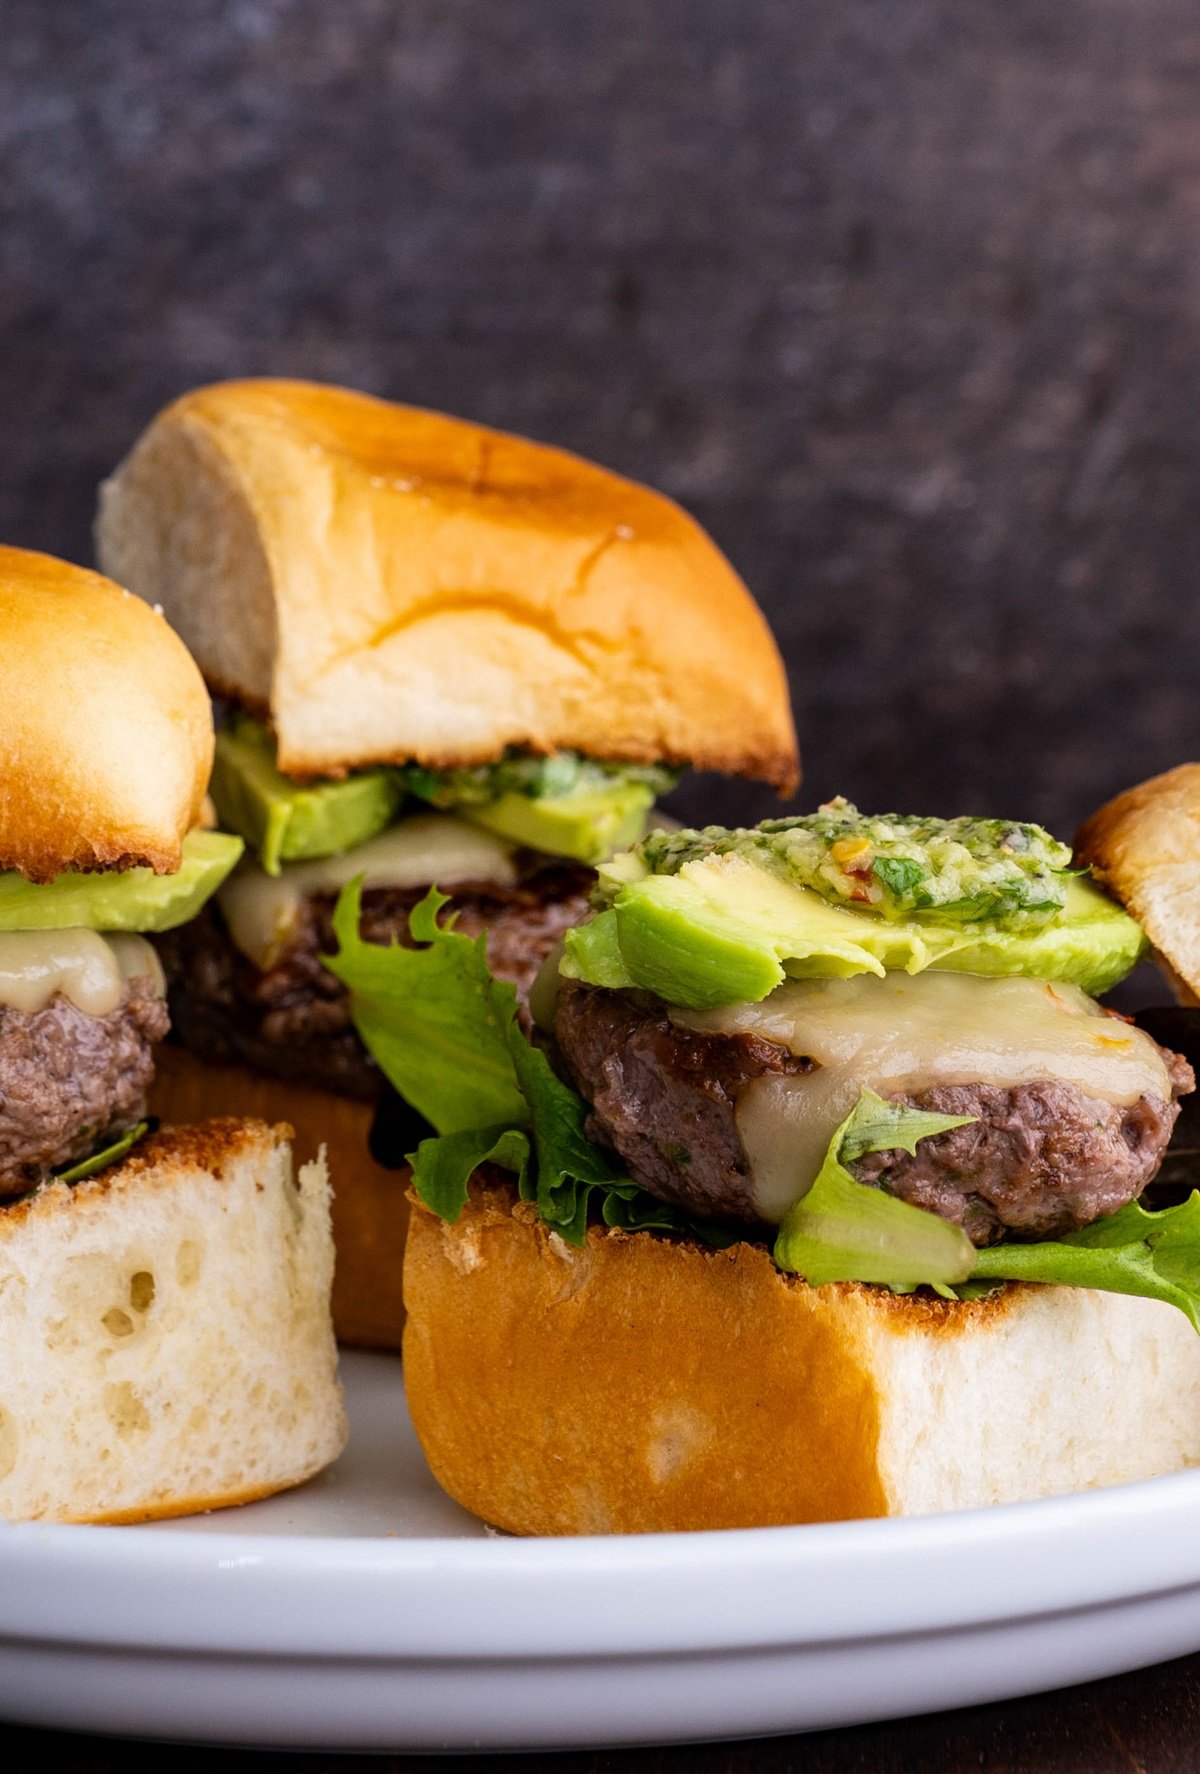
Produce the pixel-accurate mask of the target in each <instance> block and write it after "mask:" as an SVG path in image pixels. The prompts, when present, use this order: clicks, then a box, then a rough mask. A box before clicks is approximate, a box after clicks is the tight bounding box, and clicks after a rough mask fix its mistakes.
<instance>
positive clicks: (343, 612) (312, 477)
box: [97, 381, 799, 793]
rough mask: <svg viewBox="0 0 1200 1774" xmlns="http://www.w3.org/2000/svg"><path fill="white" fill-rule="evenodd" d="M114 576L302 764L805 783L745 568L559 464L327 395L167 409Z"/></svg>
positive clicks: (659, 505)
mask: <svg viewBox="0 0 1200 1774" xmlns="http://www.w3.org/2000/svg"><path fill="white" fill-rule="evenodd" d="M97 548H98V552H99V558H100V560H101V562H102V563H103V564H104V566H105V569H106V570H107V571H109V572H112V573H113V574H114V575H115V576H116V577H118V578H120V580H121V582H122V583H123V584H127V585H129V586H130V587H131V589H133V590H134V591H136V592H137V593H138V594H139V596H142V597H144V598H146V599H147V600H148V601H150V602H153V603H161V604H162V605H163V607H164V609H165V611H166V614H167V618H168V620H169V621H170V622H171V623H172V624H173V625H174V626H175V627H176V628H177V629H178V630H179V632H180V634H181V635H182V636H183V638H184V640H185V641H186V642H187V643H188V645H189V646H190V647H191V649H192V651H193V653H194V654H195V656H196V658H197V659H198V660H199V662H200V664H201V667H202V668H203V670H204V673H205V675H206V677H207V678H208V680H209V682H210V683H211V684H213V685H214V686H215V687H216V688H218V689H220V690H221V691H222V692H224V693H226V694H233V695H236V696H237V697H239V698H240V699H241V700H242V701H243V702H245V703H246V704H248V705H249V706H251V707H254V708H257V709H265V710H267V711H269V713H270V716H271V719H272V721H273V723H274V726H275V729H276V733H277V735H278V739H279V748H280V761H281V763H282V765H283V767H284V769H286V770H289V771H292V772H293V773H295V774H297V775H302V774H304V773H310V774H311V773H317V774H320V773H331V772H332V773H336V772H337V771H339V770H342V769H345V768H348V767H353V766H355V765H359V764H366V763H372V762H405V761H407V760H409V759H417V760H418V761H419V762H421V763H423V764H428V765H431V766H447V765H454V764H469V763H478V762H484V761H487V760H489V759H493V758H496V757H498V756H499V755H500V754H501V753H502V752H503V751H504V750H505V748H506V747H508V746H519V747H527V748H530V749H532V750H534V751H537V752H549V751H554V750H557V749H561V748H570V749H576V750H579V751H583V752H587V753H590V754H591V755H593V756H598V757H609V758H623V759H632V760H639V761H658V760H663V761H666V762H669V763H677V764H691V765H693V766H695V767H696V768H699V769H709V770H719V771H723V772H726V773H728V774H735V775H745V776H755V777H761V778H762V779H764V780H765V781H767V782H770V783H773V784H774V785H775V786H776V787H777V788H779V789H780V790H781V791H784V792H789V793H790V792H791V791H792V790H794V788H795V787H796V784H797V783H798V781H799V764H798V759H797V754H796V739H795V732H794V729H793V726H792V719H791V712H790V708H789V703H788V691H787V680H786V677H785V674H784V670H783V665H782V662H781V660H780V658H779V653H778V651H777V649H776V647H775V644H774V641H773V640H772V638H771V634H770V631H769V629H768V628H767V625H766V623H765V622H764V620H763V618H762V615H761V614H760V612H759V610H758V608H757V606H756V605H755V603H754V601H753V599H752V598H751V596H750V594H749V592H748V591H747V590H746V587H745V586H744V585H743V583H742V581H741V580H740V579H739V578H738V576H737V574H736V573H735V572H734V571H733V569H732V567H731V566H730V565H729V563H728V561H726V560H725V558H724V556H723V555H722V554H721V553H720V552H719V551H718V549H717V548H716V547H715V546H714V544H713V543H712V542H711V541H710V540H709V538H708V537H707V536H706V535H705V533H704V532H703V530H701V529H700V527H699V526H698V525H697V524H696V523H695V522H694V521H693V519H691V518H690V517H688V516H687V514H686V513H685V512H683V511H682V510H680V508H679V507H678V506H677V505H675V504H673V503H672V502H671V501H670V500H669V499H666V498H664V497H663V496H662V495H661V494H659V493H655V492H652V491H650V490H649V489H648V488H646V487H643V486H639V485H637V484H636V483H634V482H633V481H628V480H624V479H622V478H621V477H620V476H618V475H615V474H612V473H610V472H609V471H608V470H606V469H603V468H599V467H597V466H595V465H594V464H592V463H589V462H585V461H583V460H582V459H581V458H579V457H577V456H573V455H569V454H568V453H567V452H566V451H564V450H558V449H552V448H549V447H548V446H546V445H544V444H537V443H531V442H529V441H527V440H526V439H524V438H519V437H512V436H509V435H507V434H506V433H503V432H498V431H490V430H487V429H486V428H485V427H483V426H480V425H474V424H471V423H469V422H467V421H465V420H462V419H454V418H449V417H446V416H445V415H443V414H440V413H431V412H425V411H421V410H419V409H417V408H415V407H405V406H397V405H395V404H393V403H391V402H388V401H382V400H376V399H373V398H371V397H370V396H368V395H365V394H356V393H352V392H350V391H349V390H346V389H341V388H332V387H325V386H322V385H319V384H315V383H308V382H284V381H251V382H224V383H218V384H217V385H215V386H213V387H209V388H201V389H197V390H196V391H194V392H193V393H191V394H186V395H184V396H183V397H182V399H180V400H177V401H176V402H175V403H174V404H173V405H172V406H170V407H168V408H166V410H165V411H164V412H162V413H160V414H159V416H158V417H157V418H156V419H155V420H154V422H153V423H152V424H151V426H150V427H149V429H148V430H147V431H146V432H145V433H144V434H143V436H142V438H141V439H140V440H139V442H138V443H137V444H136V446H135V447H134V449H133V451H132V452H131V454H130V455H129V456H128V457H127V458H126V460H125V461H124V462H123V463H122V464H121V466H120V467H119V468H118V469H117V470H116V473H115V474H114V476H113V477H112V479H111V480H110V481H108V482H107V483H106V485H105V487H104V488H103V489H102V491H101V506H100V516H99V520H98V526H97Z"/></svg>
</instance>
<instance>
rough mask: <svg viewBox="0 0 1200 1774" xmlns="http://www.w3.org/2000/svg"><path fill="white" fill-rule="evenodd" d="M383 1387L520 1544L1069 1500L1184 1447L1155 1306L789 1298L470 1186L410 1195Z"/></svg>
mask: <svg viewBox="0 0 1200 1774" xmlns="http://www.w3.org/2000/svg"><path fill="white" fill-rule="evenodd" d="M405 1293H406V1298H407V1304H408V1325H407V1328H406V1330H405V1333H404V1378H405V1385H406V1388H407V1391H408V1401H409V1408H410V1410H411V1412H412V1419H413V1423H414V1424H415V1426H416V1430H417V1434H418V1436H419V1437H420V1440H421V1444H422V1446H423V1448H424V1450H425V1455H426V1458H427V1459H428V1461H429V1464H430V1466H431V1468H432V1469H433V1473H434V1476H435V1477H436V1478H437V1480H438V1482H439V1483H440V1484H441V1485H442V1486H443V1487H444V1488H445V1489H446V1490H447V1491H449V1493H450V1495H451V1496H452V1497H454V1498H456V1499H457V1501H458V1502H459V1503H461V1504H463V1505H464V1506H465V1507H466V1508H467V1509H469V1510H471V1511H472V1512H473V1513H474V1514H476V1515H478V1516H482V1517H483V1519H484V1520H485V1521H488V1522H491V1523H494V1524H495V1525H496V1526H498V1527H501V1528H507V1529H508V1530H509V1531H510V1532H513V1533H518V1534H595V1533H605V1534H607V1533H646V1532H655V1531H659V1530H666V1531H674V1530H680V1529H691V1528H729V1527H765V1526H772V1525H778V1524H782V1523H787V1522H808V1521H837V1520H843V1519H848V1518H852V1517H858V1516H878V1515H925V1514H931V1513H934V1512H937V1511H940V1510H948V1509H967V1508H975V1507H979V1506H983V1505H987V1504H992V1503H1006V1502H1013V1501H1017V1500H1020V1499H1026V1498H1032V1497H1046V1496H1053V1495H1056V1494H1060V1493H1064V1492H1068V1491H1076V1490H1088V1489H1091V1488H1093V1487H1095V1486H1098V1485H1108V1484H1120V1483H1123V1482H1125V1481H1126V1480H1130V1479H1139V1478H1149V1477H1152V1476H1156V1475H1158V1474H1160V1473H1166V1472H1174V1471H1176V1470H1178V1469H1179V1468H1181V1467H1184V1466H1189V1465H1193V1464H1196V1463H1198V1462H1200V1337H1197V1335H1196V1333H1195V1331H1193V1330H1192V1328H1191V1326H1190V1325H1189V1324H1188V1322H1187V1320H1186V1318H1185V1317H1184V1316H1183V1314H1182V1313H1181V1312H1178V1311H1177V1310H1176V1309H1175V1308H1174V1307H1173V1306H1167V1305H1164V1304H1162V1303H1161V1302H1159V1301H1154V1300H1141V1299H1129V1298H1125V1297H1121V1296H1118V1295H1114V1294H1100V1293H1092V1292H1087V1291H1084V1290H1080V1289H1073V1288H1058V1287H1035V1286H1026V1287H1016V1286H1010V1287H1007V1288H1005V1289H1004V1290H1003V1291H1002V1292H1000V1293H999V1294H997V1295H994V1296H992V1297H991V1298H989V1299H985V1300H977V1301H974V1302H972V1303H970V1304H958V1303H957V1302H949V1303H948V1302H944V1301H940V1300H934V1299H929V1300H927V1299H925V1298H923V1297H922V1298H918V1297H915V1296H910V1297H907V1298H898V1297H897V1296H895V1295H893V1294H890V1293H888V1292H887V1291H886V1290H884V1289H882V1288H869V1287H858V1286H855V1285H841V1286H834V1287H823V1288H810V1287H807V1286H805V1284H804V1283H803V1282H801V1281H798V1280H794V1279H791V1278H788V1277H785V1276H783V1275H781V1274H780V1273H779V1271H778V1270H777V1269H776V1268H775V1267H774V1265H773V1264H772V1262H771V1260H770V1257H769V1256H768V1255H767V1253H766V1251H765V1250H762V1249H759V1248H758V1247H755V1246H751V1245H734V1246H732V1247H731V1248H730V1249H729V1250H725V1251H716V1250H710V1249H707V1248H705V1247H702V1246H700V1245H693V1244H685V1243H675V1242H671V1241H669V1240H667V1239H665V1238H660V1237H656V1236H655V1235H654V1234H653V1233H649V1232H639V1233H634V1234H632V1235H626V1234H624V1233H621V1232H615V1231H614V1232H609V1231H603V1230H599V1229H595V1228H593V1229H592V1230H591V1231H590V1232H589V1233H588V1237H587V1243H586V1245H585V1246H584V1247H583V1248H582V1249H578V1250H576V1249H572V1248H571V1247H570V1246H568V1245H566V1244H564V1243H563V1242H562V1240H561V1239H560V1238H558V1237H556V1236H554V1235H552V1234H551V1233H549V1232H548V1231H547V1229H546V1227H545V1226H544V1224H543V1223H542V1222H541V1221H540V1220H539V1219H538V1217H537V1213H536V1209H535V1208H534V1207H533V1206H532V1204H529V1203H516V1204H514V1202H513V1197H512V1192H511V1191H510V1190H507V1189H503V1188H493V1187H486V1186H481V1187H478V1188H476V1189H475V1190H474V1192H473V1198H472V1202H471V1204H470V1206H469V1207H468V1208H467V1209H466V1210H465V1212H464V1213H463V1215H462V1217H461V1218H460V1220H459V1221H458V1223H457V1224H456V1225H455V1226H447V1225H445V1224H444V1223H443V1222H442V1221H441V1220H438V1219H435V1218H434V1216H433V1215H432V1214H430V1213H429V1212H428V1211H427V1210H426V1209H425V1208H423V1207H420V1206H417V1207H414V1210H413V1219H412V1225H411V1228H410V1231H409V1240H408V1255H407V1258H406V1262H405Z"/></svg>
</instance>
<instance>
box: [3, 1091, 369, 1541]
mask: <svg viewBox="0 0 1200 1774" xmlns="http://www.w3.org/2000/svg"><path fill="white" fill-rule="evenodd" d="M332 1269H333V1247H332V1241H331V1239H330V1235H329V1184H328V1181H327V1178H326V1174H325V1167H324V1165H322V1164H319V1163H313V1164H308V1165H305V1166H304V1167H303V1168H302V1169H301V1171H300V1174H299V1181H298V1182H297V1181H295V1180H294V1179H293V1174H292V1156H291V1149H290V1147H289V1145H288V1142H287V1139H286V1130H285V1129H282V1128H278V1127H268V1126H266V1125H264V1123H262V1122H259V1121H210V1122H207V1123H206V1124H204V1125H203V1126H200V1127H185V1128H179V1129H175V1130H173V1131H171V1132H169V1133H159V1134H154V1135H152V1136H151V1137H150V1138H149V1139H147V1140H145V1141H143V1143H142V1144H141V1145H140V1146H138V1147H137V1148H136V1149H135V1150H134V1152H133V1153H132V1154H131V1155H130V1157H128V1158H127V1159H126V1160H125V1162H124V1163H123V1164H119V1165H114V1166H113V1167H112V1168H111V1169H109V1170H106V1171H102V1172H101V1173H100V1175H99V1176H96V1177H91V1178H88V1179H87V1180H86V1181H84V1182H81V1183H76V1184H74V1185H72V1186H68V1185H67V1184H65V1183H53V1184H51V1185H50V1186H49V1187H47V1188H44V1189H41V1190H39V1191H38V1192H37V1193H36V1194H34V1195H30V1196H27V1197H26V1198H25V1199H24V1200H22V1201H19V1202H16V1203H14V1204H13V1205H12V1206H9V1207H5V1208H3V1209H0V1348H3V1349H5V1350H6V1351H8V1354H7V1358H6V1360H5V1361H4V1363H3V1372H2V1377H0V1517H2V1518H4V1519H7V1520H10V1521H89V1522H97V1521H102V1522H130V1521H148V1520H150V1519H152V1518H154V1517H158V1516H168V1515H186V1514H189V1513H191V1512H193V1511H196V1510H201V1509H218V1508H223V1507H225V1506H226V1505H228V1504H232V1503H244V1502H247V1501H248V1500H249V1499H251V1498H254V1497H264V1496H267V1495H269V1494H270V1493H271V1492H273V1491H280V1490H284V1489H286V1488H287V1487H288V1486H290V1485H296V1484H300V1483H301V1482H302V1481H303V1480H304V1479H306V1478H311V1476H312V1475H313V1473H315V1472H319V1471H320V1470H321V1468H322V1467H323V1466H327V1465H328V1464H329V1462H330V1461H331V1460H333V1459H336V1457H337V1455H338V1454H339V1453H340V1452H341V1450H342V1448H343V1446H344V1445H345V1441H346V1419H345V1412H344V1410H343V1407H342V1395H341V1388H340V1386H339V1385H338V1381H337V1350H336V1348H335V1346H334V1341H333V1336H332V1332H331V1327H330V1322H329V1285H330V1279H331V1274H332Z"/></svg>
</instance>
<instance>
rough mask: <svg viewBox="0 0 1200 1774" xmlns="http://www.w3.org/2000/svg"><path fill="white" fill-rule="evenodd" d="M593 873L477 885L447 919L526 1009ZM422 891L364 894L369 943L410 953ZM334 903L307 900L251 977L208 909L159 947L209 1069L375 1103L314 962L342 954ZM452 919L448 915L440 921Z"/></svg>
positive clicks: (327, 981)
mask: <svg viewBox="0 0 1200 1774" xmlns="http://www.w3.org/2000/svg"><path fill="white" fill-rule="evenodd" d="M592 880H593V876H592V872H591V870H590V869H585V868H582V867H579V866H576V865H574V864H571V863H564V864H561V865H557V864H556V865H551V866H550V867H544V868H539V869H538V870H537V871H536V872H535V873H532V874H530V875H529V876H528V877H527V878H526V879H524V880H523V881H521V882H519V883H518V884H517V885H516V886H514V887H499V886H491V885H489V884H487V883H484V882H472V883H470V884H467V885H464V886H461V887H458V888H456V889H455V890H454V893H453V895H452V898H451V901H450V904H449V906H448V907H447V908H446V912H447V913H449V912H457V914H458V922H457V924H456V925H455V928H456V929H457V930H460V931H462V932H463V934H464V935H466V936H470V937H476V936H479V935H480V934H481V933H482V932H484V931H486V932H487V949H488V964H489V966H490V967H491V970H492V972H493V973H494V974H495V975H496V976H497V977H498V978H499V979H506V980H509V981H511V983H512V984H513V985H515V986H516V988H517V994H518V996H519V997H520V998H521V999H522V1000H524V998H525V995H526V994H527V993H528V991H529V988H530V986H531V985H532V984H533V980H534V978H535V976H536V974H537V970H538V968H539V967H540V966H541V964H542V962H543V961H544V960H545V958H546V956H547V955H548V954H549V953H550V950H551V949H552V948H553V947H554V945H555V943H556V942H557V941H558V940H559V938H560V937H561V936H562V934H563V932H564V931H565V930H566V929H568V928H569V926H570V925H572V924H576V923H578V922H579V919H580V918H581V917H582V916H583V915H584V913H585V911H586V910H587V896H588V893H589V891H590V888H591V885H592ZM426 892H427V889H426V888H424V887H416V888H389V887H377V888H370V889H368V890H367V891H366V892H365V893H364V894H363V896H362V923H361V925H360V929H361V933H362V936H363V938H364V940H365V941H367V942H377V943H384V944H386V943H390V942H391V941H392V940H393V939H395V940H397V941H399V942H401V943H403V944H404V945H405V946H406V947H409V946H411V938H410V936H409V928H408V919H409V914H410V912H411V911H412V909H413V907H414V906H416V905H418V904H419V903H420V901H421V900H422V899H423V898H424V897H425V894H426ZM336 903H337V899H336V895H334V894H314V895H313V896H312V897H311V898H309V899H306V900H305V901H304V902H303V906H302V909H301V915H300V920H299V924H298V927H297V929H296V932H295V935H294V936H293V938H292V941H291V942H290V943H289V944H288V946H287V948H286V949H284V950H283V952H282V953H281V954H280V956H279V958H278V960H277V961H276V962H275V964H274V965H273V966H272V967H268V968H260V967H256V966H255V964H254V962H253V961H251V960H250V959H249V958H248V957H247V956H245V955H244V954H242V952H241V950H240V949H239V948H238V947H237V946H236V945H235V944H234V942H233V941H232V939H231V937H230V935H229V931H228V928H227V926H226V924H225V920H224V918H223V917H222V915H221V910H220V907H219V906H218V905H217V904H216V903H215V902H214V901H212V900H210V901H209V903H208V905H206V906H205V908H204V910H203V911H202V912H201V913H200V916H199V917H198V918H196V919H194V920H193V921H192V922H191V923H190V924H185V925H183V926H182V927H181V928H179V929H177V930H172V931H169V932H168V933H167V934H166V935H165V936H162V937H160V938H158V949H159V953H160V955H161V956H162V960H163V965H164V967H165V969H166V974H167V980H168V984H169V988H170V1004H171V1020H172V1023H173V1025H174V1028H175V1031H176V1033H177V1035H178V1036H179V1039H180V1040H181V1041H182V1043H183V1045H184V1046H185V1047H187V1048H189V1049H190V1050H191V1052H193V1053H196V1054H199V1055H200V1057H201V1058H203V1059H213V1060H233V1061H240V1062H243V1063H245V1064H247V1065H250V1066H253V1067H255V1068H256V1069H257V1070H258V1071H262V1072H269V1073H271V1074H272V1075H273V1076H275V1077H277V1078H288V1079H293V1080H296V1081H298V1082H300V1083H307V1084H315V1085H318V1086H321V1087H323V1088H325V1089H328V1090H335V1091H338V1092H339V1093H340V1094H342V1095H344V1096H354V1097H360V1098H362V1099H363V1100H364V1101H371V1100H373V1099H374V1098H375V1096H376V1094H377V1093H378V1090H379V1082H380V1080H379V1072H378V1070H377V1068H376V1065H375V1062H374V1060H373V1059H372V1058H371V1056H370V1055H369V1054H368V1052H367V1050H366V1048H365V1047H364V1046H363V1044H362V1042H361V1041H360V1040H359V1038H358V1034H357V1032H356V1031H355V1028H354V1025H353V1023H352V1022H351V1020H350V1003H349V996H348V994H347V991H346V988H345V986H343V985H342V984H341V982H340V981H339V980H336V979H335V978H334V977H333V975H332V974H331V973H330V972H328V971H327V969H326V968H324V967H322V965H321V963H320V959H319V957H320V956H321V955H329V954H334V953H336V950H337V942H336V939H335V938H334V934H333V909H334V906H335V904H336ZM443 916H445V914H443Z"/></svg>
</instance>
